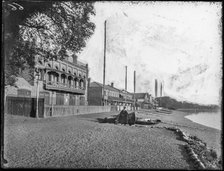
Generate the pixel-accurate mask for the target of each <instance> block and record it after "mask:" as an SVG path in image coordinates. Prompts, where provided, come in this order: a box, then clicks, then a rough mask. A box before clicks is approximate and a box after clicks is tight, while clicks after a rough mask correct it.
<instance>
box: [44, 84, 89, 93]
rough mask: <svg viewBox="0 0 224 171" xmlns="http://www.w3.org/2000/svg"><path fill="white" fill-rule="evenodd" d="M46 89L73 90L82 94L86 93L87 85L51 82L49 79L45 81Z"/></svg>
mask: <svg viewBox="0 0 224 171" xmlns="http://www.w3.org/2000/svg"><path fill="white" fill-rule="evenodd" d="M45 89H47V90H58V91H65V92H72V93H77V94H80V95H84V94H85V87H80V86H74V85H69V84H64V83H59V82H49V81H48V82H45Z"/></svg>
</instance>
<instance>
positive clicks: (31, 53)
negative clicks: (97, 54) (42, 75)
mask: <svg viewBox="0 0 224 171" xmlns="http://www.w3.org/2000/svg"><path fill="white" fill-rule="evenodd" d="M19 4H20V5H22V6H23V7H24V10H23V11H10V9H8V8H7V7H8V6H7V4H6V5H5V13H4V14H5V16H4V21H5V22H4V28H5V33H4V43H5V49H4V50H5V59H6V60H5V63H6V75H7V74H9V73H10V74H14V75H18V74H19V73H18V70H19V69H22V70H23V69H25V68H26V67H27V66H28V67H33V66H34V58H35V56H37V55H40V56H42V57H44V59H45V60H51V59H53V58H54V59H56V60H57V59H63V58H65V57H66V56H67V55H68V54H69V53H70V54H76V53H79V52H80V51H81V50H82V49H83V48H84V47H85V46H86V41H87V40H88V38H90V36H91V35H92V34H93V32H94V29H95V24H94V23H92V22H91V21H90V16H91V15H95V11H94V7H93V4H92V3H91V2H73V1H55V2H52V1H49V2H48V1H45V2H38V1H35V2H32V1H31V2H28V1H21V2H20V3H19ZM6 79H7V77H6ZM6 83H7V81H6Z"/></svg>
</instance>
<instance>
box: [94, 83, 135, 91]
mask: <svg viewBox="0 0 224 171" xmlns="http://www.w3.org/2000/svg"><path fill="white" fill-rule="evenodd" d="M90 87H103V84H101V83H99V82H96V81H94V82H91V83H90ZM105 89H108V90H112V91H119V92H122V91H124V90H120V89H118V88H115V87H112V86H110V85H105ZM127 93H129V92H128V91H127ZM129 94H132V93H129Z"/></svg>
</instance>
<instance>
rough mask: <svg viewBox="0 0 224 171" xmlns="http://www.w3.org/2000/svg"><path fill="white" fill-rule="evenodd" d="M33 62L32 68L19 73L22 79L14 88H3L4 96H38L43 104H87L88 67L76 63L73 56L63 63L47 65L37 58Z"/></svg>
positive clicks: (56, 62)
mask: <svg viewBox="0 0 224 171" xmlns="http://www.w3.org/2000/svg"><path fill="white" fill-rule="evenodd" d="M35 63H36V64H35V68H33V69H27V70H25V71H23V72H22V73H21V77H23V78H18V81H17V83H16V85H17V88H15V87H14V88H12V87H11V88H10V87H7V89H8V90H7V92H8V93H7V95H14V96H20V97H37V95H39V98H44V99H45V104H47V105H87V104H88V103H87V85H88V84H87V78H88V64H84V63H81V62H79V61H78V60H77V56H75V55H73V56H70V57H68V58H66V59H64V60H63V61H62V60H57V61H53V60H52V61H48V62H45V61H44V59H43V58H42V57H40V56H39V57H36V58H35ZM37 79H38V80H39V81H37ZM21 81H23V83H21ZM24 85H26V86H24ZM10 89H11V90H10ZM12 90H13V91H12ZM37 92H39V94H37Z"/></svg>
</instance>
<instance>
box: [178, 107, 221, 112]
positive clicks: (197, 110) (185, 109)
mask: <svg viewBox="0 0 224 171" xmlns="http://www.w3.org/2000/svg"><path fill="white" fill-rule="evenodd" d="M176 111H181V112H194V113H199V112H219V109H192V108H183V109H176Z"/></svg>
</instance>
